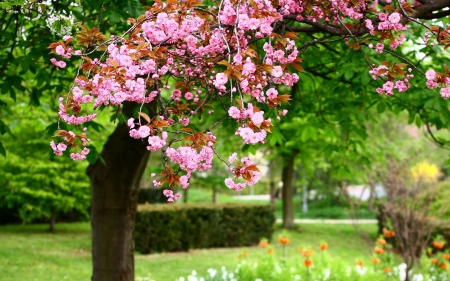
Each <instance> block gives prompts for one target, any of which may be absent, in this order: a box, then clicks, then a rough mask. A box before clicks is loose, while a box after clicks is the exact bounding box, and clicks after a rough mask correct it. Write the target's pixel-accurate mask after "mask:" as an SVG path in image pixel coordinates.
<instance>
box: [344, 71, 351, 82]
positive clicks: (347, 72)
mask: <svg viewBox="0 0 450 281" xmlns="http://www.w3.org/2000/svg"><path fill="white" fill-rule="evenodd" d="M344 77H345V79H346V80H350V79H351V78H352V77H353V71H352V70H347V71H346V72H345V74H344Z"/></svg>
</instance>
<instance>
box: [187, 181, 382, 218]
mask: <svg viewBox="0 0 450 281" xmlns="http://www.w3.org/2000/svg"><path fill="white" fill-rule="evenodd" d="M217 198H218V202H220V203H249V204H252V203H255V204H269V201H267V200H266V201H261V200H247V201H246V200H240V199H236V198H234V197H233V196H232V195H229V194H227V193H225V192H223V191H222V192H219V193H218V196H217ZM211 201H212V191H210V190H204V189H198V188H197V189H194V188H193V189H190V190H189V195H188V203H204V202H211ZM308 204H309V205H308V207H309V209H308V212H306V213H303V211H302V198H300V197H294V217H295V218H296V219H351V218H358V219H374V218H375V216H376V215H375V213H372V212H370V211H369V210H368V209H367V207H364V206H362V207H361V208H357V209H354V210H352V209H351V208H350V207H349V206H348V204H346V203H344V202H343V203H341V205H338V206H333V205H332V204H331V202H330V201H329V200H317V201H311V202H309V203H308ZM282 208H283V205H282V201H281V199H278V200H276V202H275V216H276V217H277V218H281V217H282Z"/></svg>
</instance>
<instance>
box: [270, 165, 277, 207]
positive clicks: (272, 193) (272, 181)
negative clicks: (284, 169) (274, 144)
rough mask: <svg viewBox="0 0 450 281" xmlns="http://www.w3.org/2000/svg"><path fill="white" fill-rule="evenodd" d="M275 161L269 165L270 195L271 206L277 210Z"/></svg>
mask: <svg viewBox="0 0 450 281" xmlns="http://www.w3.org/2000/svg"><path fill="white" fill-rule="evenodd" d="M274 170H275V161H274V160H272V161H270V165H269V187H270V189H269V194H270V206H272V207H273V208H275V199H276V198H275V171H274Z"/></svg>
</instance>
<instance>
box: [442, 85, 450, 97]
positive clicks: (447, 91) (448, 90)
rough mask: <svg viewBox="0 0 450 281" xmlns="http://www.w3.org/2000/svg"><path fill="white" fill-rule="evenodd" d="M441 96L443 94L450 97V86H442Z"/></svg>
mask: <svg viewBox="0 0 450 281" xmlns="http://www.w3.org/2000/svg"><path fill="white" fill-rule="evenodd" d="M441 96H442V97H443V98H444V99H448V98H450V88H442V89H441Z"/></svg>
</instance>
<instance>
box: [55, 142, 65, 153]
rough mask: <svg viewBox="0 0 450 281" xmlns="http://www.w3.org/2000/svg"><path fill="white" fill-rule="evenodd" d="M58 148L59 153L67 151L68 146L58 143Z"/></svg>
mask: <svg viewBox="0 0 450 281" xmlns="http://www.w3.org/2000/svg"><path fill="white" fill-rule="evenodd" d="M57 148H58V150H59V151H66V149H67V145H66V144H64V143H58V145H57Z"/></svg>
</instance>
